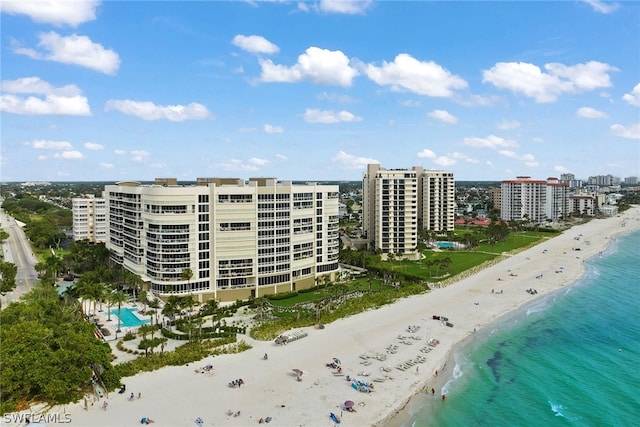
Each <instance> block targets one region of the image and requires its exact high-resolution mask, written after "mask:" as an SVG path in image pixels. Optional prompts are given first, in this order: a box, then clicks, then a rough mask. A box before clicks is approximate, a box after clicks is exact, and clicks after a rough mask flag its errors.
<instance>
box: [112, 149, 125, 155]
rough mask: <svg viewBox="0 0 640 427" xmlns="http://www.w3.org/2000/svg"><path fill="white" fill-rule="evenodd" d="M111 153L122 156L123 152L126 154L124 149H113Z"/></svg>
mask: <svg viewBox="0 0 640 427" xmlns="http://www.w3.org/2000/svg"><path fill="white" fill-rule="evenodd" d="M113 154H116V155H118V156H122V155H123V154H127V152H126V151H125V150H113Z"/></svg>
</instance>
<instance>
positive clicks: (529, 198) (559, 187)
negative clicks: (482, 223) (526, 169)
mask: <svg viewBox="0 0 640 427" xmlns="http://www.w3.org/2000/svg"><path fill="white" fill-rule="evenodd" d="M568 188H569V185H568V184H566V183H562V182H559V181H558V179H557V178H549V179H547V180H546V181H545V180H533V179H531V177H529V176H518V177H516V179H514V180H505V181H502V184H501V185H500V189H501V192H500V199H501V200H500V217H501V218H502V219H504V220H507V221H510V220H523V219H528V220H529V221H532V222H538V223H539V222H543V221H545V220H557V219H559V218H560V217H561V216H563V215H566V213H567V211H568V203H569V202H568V193H567V190H568Z"/></svg>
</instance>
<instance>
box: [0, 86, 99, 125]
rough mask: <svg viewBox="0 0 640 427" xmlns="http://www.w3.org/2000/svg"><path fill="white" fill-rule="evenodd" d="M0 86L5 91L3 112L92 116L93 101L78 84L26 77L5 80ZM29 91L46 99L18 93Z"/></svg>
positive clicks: (1, 104)
mask: <svg viewBox="0 0 640 427" xmlns="http://www.w3.org/2000/svg"><path fill="white" fill-rule="evenodd" d="M0 86H1V90H2V92H4V93H3V94H2V95H0V111H5V112H7V113H12V114H25V115H66V116H90V115H91V109H90V108H89V102H88V101H87V98H85V97H84V96H82V95H81V91H80V88H78V87H77V86H76V85H67V86H62V87H54V86H53V85H51V84H50V83H49V82H46V81H44V80H41V79H40V78H39V77H24V78H20V79H17V80H3V81H2V83H1V84H0ZM26 93H33V94H37V95H44V98H39V97H36V96H29V97H26V98H25V97H21V96H18V95H15V94H26Z"/></svg>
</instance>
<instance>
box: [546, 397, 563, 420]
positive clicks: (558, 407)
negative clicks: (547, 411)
mask: <svg viewBox="0 0 640 427" xmlns="http://www.w3.org/2000/svg"><path fill="white" fill-rule="evenodd" d="M549 405H550V406H551V411H552V412H553V413H554V414H556V417H564V414H563V413H562V410H564V408H563V407H562V405H561V404H559V403H553V402H552V401H550V400H549Z"/></svg>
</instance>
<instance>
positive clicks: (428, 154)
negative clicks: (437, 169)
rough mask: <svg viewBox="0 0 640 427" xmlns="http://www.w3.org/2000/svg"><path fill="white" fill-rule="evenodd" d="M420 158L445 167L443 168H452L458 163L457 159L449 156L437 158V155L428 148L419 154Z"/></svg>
mask: <svg viewBox="0 0 640 427" xmlns="http://www.w3.org/2000/svg"><path fill="white" fill-rule="evenodd" d="M418 157H421V158H424V159H430V160H432V161H433V163H435V164H436V165H438V166H443V167H446V166H451V165H453V164H455V163H456V162H457V160H456V159H454V158H451V157H449V156H437V155H436V153H434V152H433V151H431V150H429V149H428V148H425V149H423V150H422V151H420V152H418Z"/></svg>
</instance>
